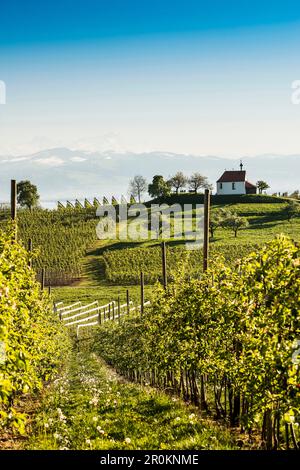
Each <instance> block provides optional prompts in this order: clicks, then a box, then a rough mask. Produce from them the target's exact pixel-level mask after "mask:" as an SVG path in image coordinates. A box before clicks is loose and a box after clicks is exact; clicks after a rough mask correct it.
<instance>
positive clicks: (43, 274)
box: [41, 268, 45, 290]
mask: <svg viewBox="0 0 300 470" xmlns="http://www.w3.org/2000/svg"><path fill="white" fill-rule="evenodd" d="M44 288H45V268H42V276H41V289H42V290H44Z"/></svg>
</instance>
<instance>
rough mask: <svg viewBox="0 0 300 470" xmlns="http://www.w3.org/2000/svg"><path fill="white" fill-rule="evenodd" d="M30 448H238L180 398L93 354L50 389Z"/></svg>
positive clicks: (77, 359)
mask: <svg viewBox="0 0 300 470" xmlns="http://www.w3.org/2000/svg"><path fill="white" fill-rule="evenodd" d="M29 434H30V438H29V440H28V441H27V442H26V444H25V448H26V449H30V450H33V449H43V450H47V449H48V450H49V449H50V450H59V449H61V450H67V449H71V450H75V449H76V450H78V449H81V450H83V449H84V450H91V449H93V450H97V449H110V450H113V449H120V450H122V449H127V450H136V449H146V450H151V449H181V450H183V449H199V450H200V449H207V450H217V449H224V450H226V449H227V450H230V449H234V448H237V446H236V444H235V442H234V439H233V437H232V436H231V435H230V433H229V431H227V430H226V429H225V428H223V427H221V426H220V425H217V424H215V423H213V422H212V421H209V420H208V419H205V418H203V417H200V416H199V414H198V411H197V410H196V409H195V408H193V407H188V406H186V405H185V404H184V403H182V402H181V401H180V400H179V399H178V398H175V397H174V398H172V397H171V396H167V395H166V394H165V393H162V392H159V391H157V390H155V389H153V388H151V387H147V386H139V385H134V384H130V383H126V382H124V380H123V381H120V379H119V378H118V376H116V374H115V373H114V372H113V371H111V370H109V369H108V367H107V366H106V365H105V364H104V363H103V362H102V361H101V360H99V358H97V356H96V355H91V354H88V353H74V354H73V356H72V358H71V359H70V361H69V362H68V364H67V367H66V369H65V371H64V373H63V374H62V375H61V377H60V378H59V379H58V380H56V381H55V382H54V383H53V384H51V385H50V387H49V388H48V390H47V391H46V393H45V394H44V397H43V399H42V401H41V403H40V407H39V410H38V412H37V414H36V418H35V419H34V421H33V422H32V424H31V426H30V430H29Z"/></svg>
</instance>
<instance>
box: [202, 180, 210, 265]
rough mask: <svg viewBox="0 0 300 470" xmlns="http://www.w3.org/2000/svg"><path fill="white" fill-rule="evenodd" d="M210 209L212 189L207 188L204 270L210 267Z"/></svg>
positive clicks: (205, 197) (205, 199)
mask: <svg viewBox="0 0 300 470" xmlns="http://www.w3.org/2000/svg"><path fill="white" fill-rule="evenodd" d="M209 210H210V191H209V189H206V190H205V196H204V242H203V271H204V272H205V271H207V269H208V257H209Z"/></svg>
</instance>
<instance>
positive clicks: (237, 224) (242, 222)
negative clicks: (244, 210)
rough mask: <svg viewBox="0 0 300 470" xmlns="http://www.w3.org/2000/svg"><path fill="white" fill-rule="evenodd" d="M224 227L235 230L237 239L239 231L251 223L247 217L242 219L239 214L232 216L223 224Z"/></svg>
mask: <svg viewBox="0 0 300 470" xmlns="http://www.w3.org/2000/svg"><path fill="white" fill-rule="evenodd" d="M222 225H223V227H225V228H229V229H231V230H233V232H234V236H235V237H237V234H238V231H239V230H241V229H243V228H246V227H248V225H249V222H248V220H247V218H246V217H240V216H239V215H237V214H230V215H229V216H228V217H226V218H225V220H224V221H223V223H222Z"/></svg>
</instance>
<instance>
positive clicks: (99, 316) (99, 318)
mask: <svg viewBox="0 0 300 470" xmlns="http://www.w3.org/2000/svg"><path fill="white" fill-rule="evenodd" d="M104 312H105V309H104ZM98 321H99V325H101V323H102V322H101V308H100V309H99V315H98Z"/></svg>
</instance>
